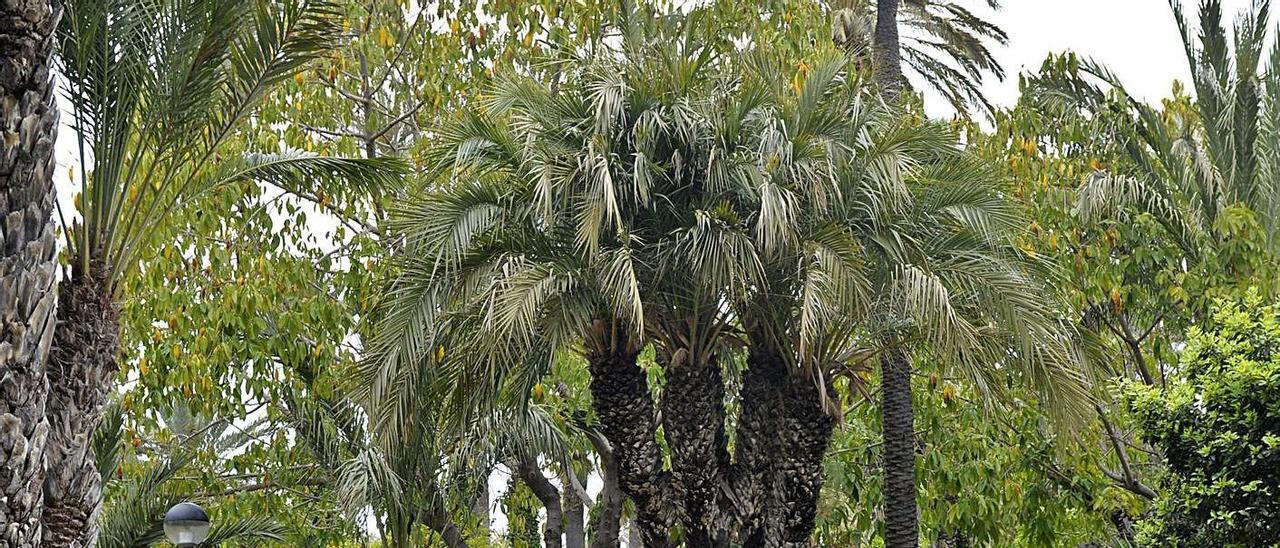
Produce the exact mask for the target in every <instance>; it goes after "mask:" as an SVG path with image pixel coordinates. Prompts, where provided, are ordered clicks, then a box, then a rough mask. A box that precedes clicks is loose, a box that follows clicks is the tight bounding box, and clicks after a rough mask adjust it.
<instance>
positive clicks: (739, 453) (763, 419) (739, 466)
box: [732, 346, 787, 547]
mask: <svg viewBox="0 0 1280 548" xmlns="http://www.w3.org/2000/svg"><path fill="white" fill-rule="evenodd" d="M786 381H787V366H786V364H785V363H784V362H783V361H782V357H781V356H778V355H777V354H776V353H774V352H769V351H765V350H762V349H761V348H759V347H758V346H752V347H751V349H750V353H749V354H748V355H747V370H746V371H745V372H744V373H743V374H742V390H741V391H740V393H739V394H740V398H739V399H740V400H741V401H742V411H741V413H740V414H739V416H738V430H737V434H738V436H737V444H736V447H735V448H734V465H733V466H734V471H733V479H734V481H733V484H732V485H733V489H734V499H735V500H736V501H737V502H738V504H737V514H738V519H739V520H740V522H741V529H742V533H741V536H742V539H743V542H744V545H745V546H748V547H756V546H777V545H778V544H779V543H781V541H782V536H783V535H782V531H781V524H782V522H783V518H782V511H783V508H782V507H781V506H780V505H779V504H777V501H778V500H779V499H780V498H781V497H780V495H781V489H782V487H781V484H780V483H779V482H777V481H775V480H777V479H778V477H777V475H776V474H775V473H774V469H775V461H777V460H778V455H780V454H781V453H782V452H783V451H785V448H784V447H783V446H782V443H781V440H780V439H779V436H778V431H779V428H780V426H781V424H782V423H781V420H780V417H779V416H778V415H779V413H778V410H779V409H782V387H783V386H784V385H785V384H786Z"/></svg>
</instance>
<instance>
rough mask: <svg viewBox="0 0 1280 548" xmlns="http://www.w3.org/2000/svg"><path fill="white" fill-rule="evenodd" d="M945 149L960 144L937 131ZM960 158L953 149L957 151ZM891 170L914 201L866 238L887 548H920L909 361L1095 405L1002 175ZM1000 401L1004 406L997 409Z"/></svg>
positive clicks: (924, 162) (940, 167)
mask: <svg viewBox="0 0 1280 548" xmlns="http://www.w3.org/2000/svg"><path fill="white" fill-rule="evenodd" d="M933 131H934V132H935V133H934V135H935V137H936V138H938V139H939V140H938V141H937V142H939V143H955V140H954V137H948V135H949V131H947V130H946V129H945V128H941V127H937V126H935V127H934V128H933ZM950 146H954V145H950ZM914 158H916V160H915V161H914V162H911V163H910V164H901V165H899V167H898V168H897V169H895V170H894V172H895V173H896V174H898V177H900V181H899V184H903V185H905V186H906V187H907V188H908V189H910V191H909V194H907V195H905V196H907V197H908V200H907V201H906V202H905V203H902V204H901V205H900V209H899V210H898V212H896V213H890V215H888V216H887V217H888V219H882V220H881V222H880V223H878V224H877V225H869V226H867V227H866V228H867V231H866V239H865V245H866V246H867V248H868V249H870V250H872V251H871V255H872V261H873V265H874V266H872V267H871V270H872V272H873V275H872V276H871V280H872V282H873V283H872V293H873V294H875V295H878V296H879V299H878V300H877V302H876V303H874V304H873V305H872V306H873V311H874V317H875V318H876V319H875V321H874V322H873V323H872V326H873V330H872V332H873V333H875V334H876V337H877V338H878V340H879V341H881V344H880V347H879V349H878V351H879V354H880V366H881V376H880V392H881V414H882V432H883V443H884V450H883V455H884V456H883V466H884V478H883V479H884V488H883V489H884V500H885V509H884V511H885V543H886V546H890V547H908V546H911V547H914V546H918V542H919V540H918V539H919V529H918V525H917V508H916V490H915V454H916V443H915V431H914V410H913V402H912V395H911V361H912V359H913V357H915V356H918V355H920V354H922V353H924V354H925V355H930V356H932V357H933V359H936V360H939V361H941V362H942V363H944V364H947V365H948V367H953V368H957V369H959V372H960V373H962V374H964V375H966V376H968V377H970V378H972V379H973V381H974V382H975V383H976V384H977V386H979V387H980V388H982V389H983V390H984V391H985V392H987V394H988V395H989V396H993V397H998V396H1000V392H1001V390H1000V387H1001V386H1002V385H1004V384H1006V383H1007V382H1008V381H1006V380H1003V379H1005V378H1008V377H1009V376H1012V377H1013V379H1014V380H1020V381H1021V382H1024V383H1026V384H1028V385H1030V386H1032V387H1033V388H1036V389H1038V392H1039V396H1040V398H1041V401H1042V402H1043V403H1045V404H1046V405H1047V407H1048V408H1049V409H1051V410H1055V411H1058V412H1066V411H1074V410H1075V409H1076V406H1074V405H1073V404H1077V403H1079V402H1081V401H1085V400H1086V399H1087V392H1086V390H1085V383H1084V379H1083V377H1082V375H1081V374H1080V369H1079V367H1078V366H1077V365H1076V364H1077V362H1078V356H1077V354H1076V351H1075V336H1074V330H1073V329H1072V327H1071V326H1070V325H1069V324H1067V323H1065V322H1064V321H1063V319H1062V316H1061V315H1060V313H1059V309H1060V307H1059V306H1056V305H1055V302H1054V299H1053V298H1052V297H1051V294H1050V293H1049V292H1048V291H1047V290H1046V288H1047V287H1049V286H1050V285H1051V284H1052V282H1053V281H1054V280H1055V279H1057V278H1056V275H1055V274H1054V272H1053V270H1052V269H1051V268H1049V267H1048V266H1047V265H1046V264H1042V263H1041V262H1040V261H1038V260H1036V259H1034V258H1033V257H1030V256H1028V255H1026V254H1025V253H1024V252H1023V251H1022V250H1021V249H1019V248H1018V247H1017V245H1016V237H1017V235H1018V234H1020V233H1021V231H1022V230H1023V227H1024V226H1026V223H1024V222H1023V220H1022V217H1021V215H1020V214H1019V211H1018V210H1017V208H1016V206H1014V205H1013V204H1012V203H1010V202H1009V201H1008V200H1007V198H1005V196H1004V193H1003V192H1002V189H1001V188H1000V187H999V186H998V185H996V184H994V183H995V182H996V181H998V180H999V176H998V174H997V172H996V171H995V170H994V169H993V168H992V167H991V166H988V165H985V164H984V163H982V162H981V161H980V160H978V159H976V158H974V157H972V156H969V155H967V154H965V153H963V152H961V151H959V150H958V149H955V148H951V149H950V150H948V149H947V148H941V149H936V150H935V153H934V154H932V155H931V154H917V155H915V156H914ZM996 401H998V400H996Z"/></svg>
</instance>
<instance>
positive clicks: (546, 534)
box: [516, 457, 564, 548]
mask: <svg viewBox="0 0 1280 548" xmlns="http://www.w3.org/2000/svg"><path fill="white" fill-rule="evenodd" d="M516 474H517V475H519V476H520V481H523V482H524V484H525V485H528V486H529V489H530V490H532V491H533V495H534V496H535V497H538V500H539V501H541V502H542V507H543V508H544V509H546V511H547V524H546V528H544V529H543V531H542V543H543V546H544V547H545V548H560V547H561V546H563V543H562V541H561V535H562V533H563V531H564V513H563V512H561V510H560V490H559V489H556V486H555V484H553V483H551V480H549V479H547V477H546V476H544V475H542V469H541V468H539V467H538V464H537V463H536V462H534V460H533V459H532V458H529V457H521V458H520V461H519V462H518V463H517V464H516Z"/></svg>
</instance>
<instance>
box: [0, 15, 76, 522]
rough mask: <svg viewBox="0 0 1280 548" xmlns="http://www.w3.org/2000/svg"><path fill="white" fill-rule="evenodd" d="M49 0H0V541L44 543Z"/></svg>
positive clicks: (51, 287) (52, 309)
mask: <svg viewBox="0 0 1280 548" xmlns="http://www.w3.org/2000/svg"><path fill="white" fill-rule="evenodd" d="M61 15H62V12H61V10H60V9H59V8H58V7H56V6H55V5H53V4H52V3H51V2H48V1H43V0H27V1H25V2H22V1H20V2H0V52H2V53H0V216H2V217H0V220H2V221H3V223H4V224H3V226H0V234H2V235H3V236H2V237H0V368H3V371H4V382H2V383H0V545H3V546H8V547H31V546H40V538H41V519H42V516H41V512H42V510H43V506H42V502H43V499H44V494H43V483H44V451H45V444H46V441H47V436H48V431H49V423H48V421H47V419H46V418H45V405H46V398H47V394H48V382H47V380H46V377H45V366H46V359H47V356H48V351H49V346H50V343H51V341H52V339H53V333H54V331H55V329H56V328H55V325H56V323H55V321H56V320H55V318H56V316H55V314H56V308H57V299H58V294H57V275H56V273H55V269H56V264H57V262H56V253H57V244H56V242H55V239H54V238H55V236H54V221H53V208H54V184H53V172H54V168H55V166H56V165H55V163H54V158H53V148H54V142H55V140H56V138H57V131H58V107H57V104H56V102H55V101H54V96H53V89H54V86H53V85H52V82H51V76H50V71H49V68H50V62H51V61H50V58H51V55H52V53H53V34H54V28H55V27H56V26H57V24H58V19H59V18H60V17H61Z"/></svg>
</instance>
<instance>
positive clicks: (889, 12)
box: [874, 0, 902, 103]
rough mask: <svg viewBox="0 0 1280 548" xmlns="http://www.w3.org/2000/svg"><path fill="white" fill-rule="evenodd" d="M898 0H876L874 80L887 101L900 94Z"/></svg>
mask: <svg viewBox="0 0 1280 548" xmlns="http://www.w3.org/2000/svg"><path fill="white" fill-rule="evenodd" d="M899 2H900V0H876V35H875V45H874V48H875V59H876V66H875V80H876V83H877V84H878V85H879V86H880V90H881V93H883V94H884V98H885V100H886V101H888V102H891V103H893V102H897V101H898V97H899V96H900V95H901V94H902V47H901V46H900V45H899V43H898V4H899Z"/></svg>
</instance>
